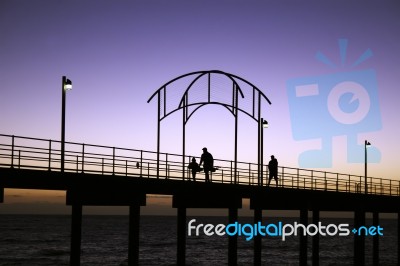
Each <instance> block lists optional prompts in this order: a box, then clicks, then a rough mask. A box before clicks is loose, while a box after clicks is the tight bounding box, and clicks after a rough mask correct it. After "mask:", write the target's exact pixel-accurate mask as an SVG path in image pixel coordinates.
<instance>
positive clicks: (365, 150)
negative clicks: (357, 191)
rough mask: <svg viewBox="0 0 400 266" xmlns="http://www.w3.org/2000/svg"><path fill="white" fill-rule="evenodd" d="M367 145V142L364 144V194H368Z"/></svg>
mask: <svg viewBox="0 0 400 266" xmlns="http://www.w3.org/2000/svg"><path fill="white" fill-rule="evenodd" d="M367 145H368V141H365V143H364V159H365V160H364V173H365V174H364V178H365V194H368V180H367Z"/></svg>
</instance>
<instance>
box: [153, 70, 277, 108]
mask: <svg viewBox="0 0 400 266" xmlns="http://www.w3.org/2000/svg"><path fill="white" fill-rule="evenodd" d="M207 73H210V74H211V73H216V74H222V75H225V76H227V77H229V78H231V77H234V78H238V79H240V80H242V81H244V82H245V83H247V84H249V85H250V86H253V87H255V86H254V85H253V84H251V83H250V82H248V81H247V80H245V79H243V78H240V77H238V76H236V75H232V74H230V73H227V72H224V71H221V70H201V71H195V72H191V73H187V74H183V75H180V76H179V77H176V78H174V79H171V80H170V81H168V82H167V83H165V84H164V85H162V86H161V87H160V88H159V89H158V90H156V91H155V92H154V93H153V94H152V95H151V96H150V98H149V99H148V100H147V103H149V102H151V100H152V99H153V98H154V96H156V95H157V94H158V93H159V92H160V91H161V90H162V89H164V88H166V87H167V86H168V85H169V84H171V83H173V82H174V81H176V80H178V79H181V78H184V77H187V76H191V75H196V74H201V76H202V75H204V74H207ZM231 79H232V78H231ZM255 88H256V87H255ZM257 90H258V89H257ZM260 92H261V91H260ZM241 93H242V92H241ZM261 93H262V92H261ZM262 94H263V93H262ZM242 95H243V93H242ZM263 96H264V98H265V99H267V101H268V102H269V103H271V102H270V101H269V100H268V98H267V97H266V96H265V95H264V94H263Z"/></svg>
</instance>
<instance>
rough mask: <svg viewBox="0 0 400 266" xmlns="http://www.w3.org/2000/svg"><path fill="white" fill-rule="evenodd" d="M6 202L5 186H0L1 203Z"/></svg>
mask: <svg viewBox="0 0 400 266" xmlns="http://www.w3.org/2000/svg"><path fill="white" fill-rule="evenodd" d="M3 202H4V188H3V187H0V203H3Z"/></svg>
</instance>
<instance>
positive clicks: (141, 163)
mask: <svg viewBox="0 0 400 266" xmlns="http://www.w3.org/2000/svg"><path fill="white" fill-rule="evenodd" d="M139 167H140V177H142V169H143V151H142V150H140V166H139Z"/></svg>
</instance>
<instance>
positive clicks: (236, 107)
mask: <svg viewBox="0 0 400 266" xmlns="http://www.w3.org/2000/svg"><path fill="white" fill-rule="evenodd" d="M238 91H239V90H238V88H237V87H236V86H235V184H236V183H237V181H238V180H237V160H238V159H237V150H238V145H237V142H238V118H239V113H238V96H239V95H238Z"/></svg>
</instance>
